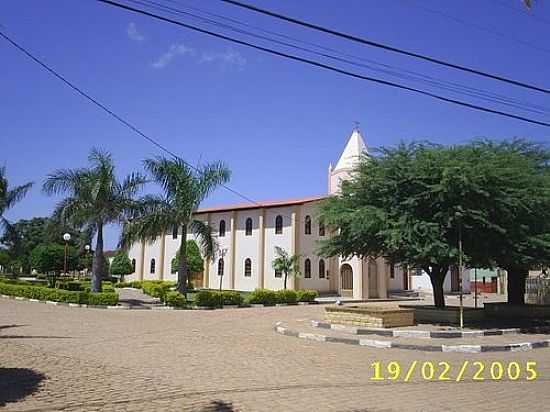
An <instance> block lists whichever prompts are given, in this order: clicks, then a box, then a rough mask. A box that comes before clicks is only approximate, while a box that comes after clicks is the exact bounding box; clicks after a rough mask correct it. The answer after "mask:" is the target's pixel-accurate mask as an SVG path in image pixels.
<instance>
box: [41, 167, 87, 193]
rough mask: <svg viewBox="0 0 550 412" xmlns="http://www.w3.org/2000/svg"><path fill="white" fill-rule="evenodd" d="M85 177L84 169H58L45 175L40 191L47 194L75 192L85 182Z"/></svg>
mask: <svg viewBox="0 0 550 412" xmlns="http://www.w3.org/2000/svg"><path fill="white" fill-rule="evenodd" d="M86 177H87V171H86V169H74V170H70V169H58V170H56V171H55V172H53V173H51V174H49V175H48V176H47V178H46V180H45V181H44V183H43V185H42V191H43V192H44V193H46V194H47V195H57V194H61V193H70V194H75V193H78V192H79V190H80V188H81V187H82V186H84V185H85V184H86V181H85V180H86Z"/></svg>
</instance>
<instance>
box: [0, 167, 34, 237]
mask: <svg viewBox="0 0 550 412" xmlns="http://www.w3.org/2000/svg"><path fill="white" fill-rule="evenodd" d="M32 185H33V183H32V182H29V183H25V184H23V185H20V186H15V187H10V186H9V182H8V178H7V177H6V167H5V166H0V232H2V231H4V230H6V229H7V228H8V227H9V222H8V220H7V219H6V218H5V217H4V213H6V212H7V211H8V210H9V209H11V208H12V207H13V206H15V204H16V203H17V202H19V201H21V200H22V199H23V198H24V197H25V195H26V194H27V193H28V192H29V190H30V189H31V187H32Z"/></svg>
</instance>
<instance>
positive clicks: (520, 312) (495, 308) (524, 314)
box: [484, 303, 550, 319]
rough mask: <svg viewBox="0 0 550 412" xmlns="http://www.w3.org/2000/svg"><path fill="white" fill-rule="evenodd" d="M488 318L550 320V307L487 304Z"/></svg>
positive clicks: (486, 312)
mask: <svg viewBox="0 0 550 412" xmlns="http://www.w3.org/2000/svg"><path fill="white" fill-rule="evenodd" d="M484 306H485V314H486V316H487V317H488V318H493V319H494V318H504V319H510V318H512V319H514V318H516V319H525V318H528V319H550V305H510V304H508V303H485V305H484Z"/></svg>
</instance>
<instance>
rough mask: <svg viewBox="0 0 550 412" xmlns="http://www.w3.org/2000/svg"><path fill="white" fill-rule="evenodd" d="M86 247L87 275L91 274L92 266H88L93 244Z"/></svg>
mask: <svg viewBox="0 0 550 412" xmlns="http://www.w3.org/2000/svg"><path fill="white" fill-rule="evenodd" d="M84 249H85V250H86V260H85V262H86V276H88V275H89V274H90V267H89V266H88V257H89V256H90V249H91V246H90V245H86V246H84Z"/></svg>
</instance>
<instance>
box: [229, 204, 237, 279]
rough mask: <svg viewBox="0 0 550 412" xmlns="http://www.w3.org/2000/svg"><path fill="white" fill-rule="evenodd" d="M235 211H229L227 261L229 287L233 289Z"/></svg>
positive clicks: (235, 233) (235, 234)
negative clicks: (229, 233)
mask: <svg viewBox="0 0 550 412" xmlns="http://www.w3.org/2000/svg"><path fill="white" fill-rule="evenodd" d="M236 217H237V212H236V211H235V210H233V211H232V212H231V223H230V226H231V245H230V251H229V253H230V255H229V256H230V258H229V259H230V262H229V288H230V289H232V290H234V289H235V251H236V247H235V246H236V241H235V240H236V236H237V219H236Z"/></svg>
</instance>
